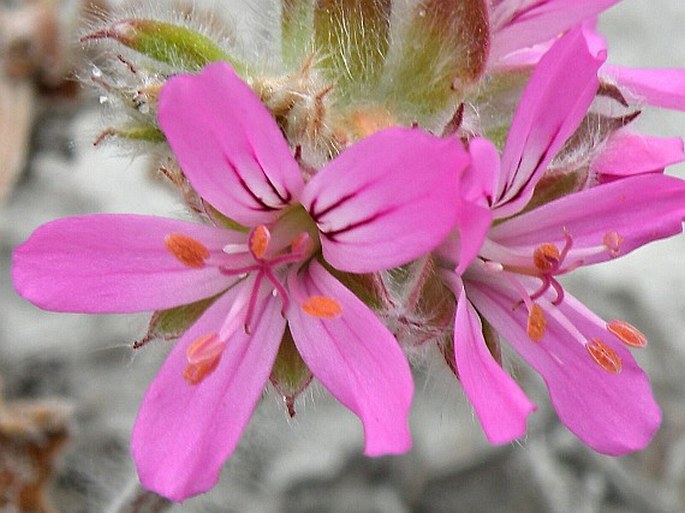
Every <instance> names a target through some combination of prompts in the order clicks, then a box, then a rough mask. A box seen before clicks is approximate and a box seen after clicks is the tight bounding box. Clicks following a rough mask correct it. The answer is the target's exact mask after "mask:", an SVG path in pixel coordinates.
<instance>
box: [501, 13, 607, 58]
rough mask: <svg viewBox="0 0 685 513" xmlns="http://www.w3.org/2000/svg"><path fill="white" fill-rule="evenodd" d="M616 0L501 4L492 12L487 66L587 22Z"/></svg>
mask: <svg viewBox="0 0 685 513" xmlns="http://www.w3.org/2000/svg"><path fill="white" fill-rule="evenodd" d="M619 1H620V0H523V1H518V2H512V1H508V0H505V1H502V2H499V3H498V4H497V5H495V7H494V8H493V10H492V14H491V22H492V25H493V30H492V32H493V38H492V47H491V48H490V62H491V64H490V66H491V67H492V66H495V65H497V64H498V61H500V59H502V58H503V57H505V56H506V55H507V54H509V53H512V52H515V51H517V50H520V49H522V48H526V47H528V46H533V45H535V44H537V43H543V42H545V41H547V40H549V39H552V38H554V37H556V36H558V35H559V34H561V33H562V32H566V31H567V30H569V29H571V28H572V27H575V26H576V25H578V24H580V23H581V22H583V21H585V20H588V19H591V18H592V17H594V16H596V15H597V14H599V13H600V12H602V11H604V10H606V9H608V8H609V7H611V6H612V5H614V4H616V3H618V2H619Z"/></svg>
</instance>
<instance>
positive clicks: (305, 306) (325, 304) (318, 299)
mask: <svg viewBox="0 0 685 513" xmlns="http://www.w3.org/2000/svg"><path fill="white" fill-rule="evenodd" d="M301 308H302V311H303V312H304V313H306V314H307V315H311V316H312V317H318V318H320V319H335V318H337V317H340V315H341V314H342V311H343V307H342V305H341V304H340V303H338V302H337V301H336V300H335V299H333V298H332V297H327V296H311V297H309V298H308V299H307V300H306V301H305V302H304V303H302V305H301Z"/></svg>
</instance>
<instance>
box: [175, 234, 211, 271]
mask: <svg viewBox="0 0 685 513" xmlns="http://www.w3.org/2000/svg"><path fill="white" fill-rule="evenodd" d="M164 245H165V246H166V248H167V249H168V250H169V252H170V253H171V254H172V255H174V256H175V257H176V258H177V259H178V260H179V261H180V262H181V263H182V264H183V265H187V266H188V267H193V268H196V269H199V268H201V267H204V266H205V260H207V259H208V258H209V254H210V253H209V249H207V247H206V246H205V245H204V244H202V243H201V242H200V241H198V240H195V239H193V238H192V237H188V236H187V235H183V234H182V233H170V234H169V235H167V236H166V237H164Z"/></svg>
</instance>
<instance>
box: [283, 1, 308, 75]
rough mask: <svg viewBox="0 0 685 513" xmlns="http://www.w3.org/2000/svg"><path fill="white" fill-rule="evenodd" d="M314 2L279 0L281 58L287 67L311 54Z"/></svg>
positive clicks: (294, 64) (297, 63)
mask: <svg viewBox="0 0 685 513" xmlns="http://www.w3.org/2000/svg"><path fill="white" fill-rule="evenodd" d="M313 14H314V0H281V56H282V57H283V62H284V63H285V64H286V65H287V66H289V67H295V66H298V65H301V64H302V62H303V61H304V60H306V59H307V56H308V55H309V54H310V53H311V52H312V48H313V45H312V39H313V37H314V27H313Z"/></svg>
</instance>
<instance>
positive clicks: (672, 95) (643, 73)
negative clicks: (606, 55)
mask: <svg viewBox="0 0 685 513" xmlns="http://www.w3.org/2000/svg"><path fill="white" fill-rule="evenodd" d="M602 74H605V75H607V76H609V77H611V78H612V79H613V80H614V81H616V82H617V83H618V85H619V86H621V88H622V89H623V88H626V89H628V92H629V93H631V95H632V96H633V99H635V100H637V101H643V102H645V103H648V104H650V105H656V106H658V107H664V108H666V109H675V110H685V69H683V68H662V69H659V68H628V67H625V66H615V65H611V64H607V65H606V66H604V67H603V68H602Z"/></svg>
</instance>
